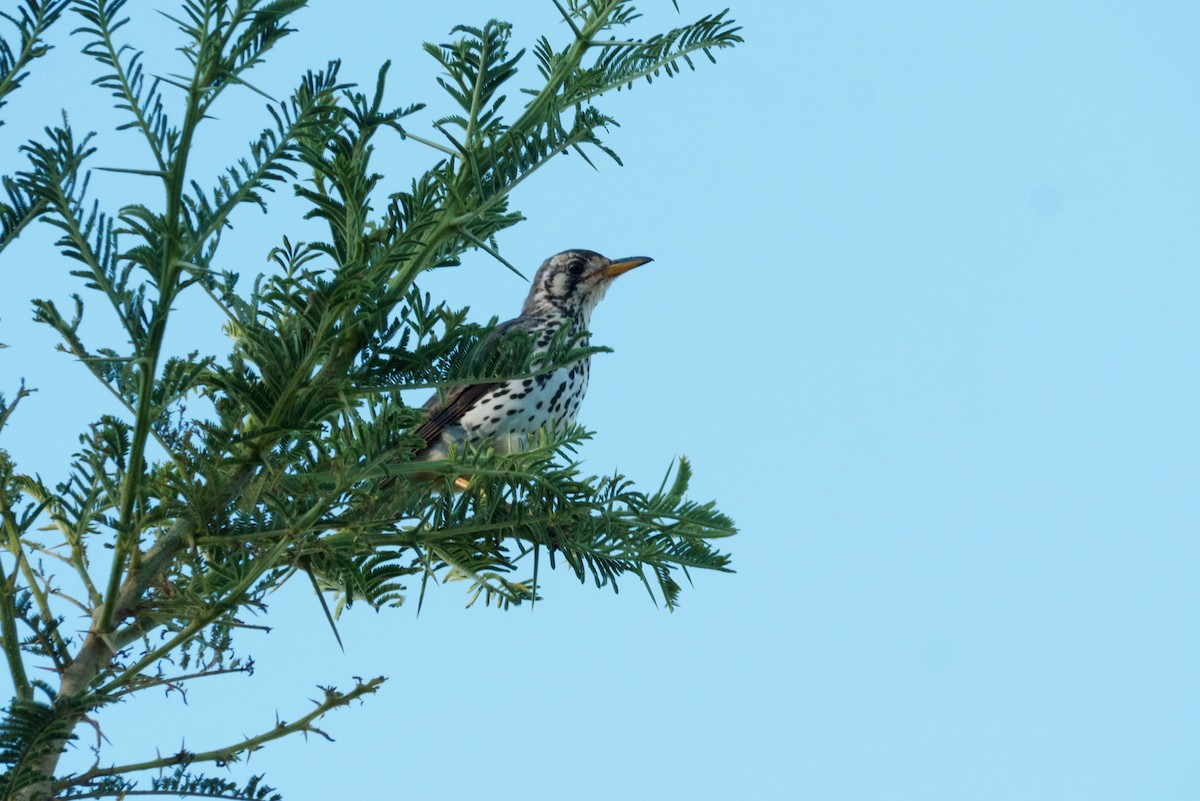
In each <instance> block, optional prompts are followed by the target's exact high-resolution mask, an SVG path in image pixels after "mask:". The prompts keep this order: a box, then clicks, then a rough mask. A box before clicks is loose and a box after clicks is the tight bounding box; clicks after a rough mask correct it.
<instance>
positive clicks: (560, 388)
mask: <svg viewBox="0 0 1200 801" xmlns="http://www.w3.org/2000/svg"><path fill="white" fill-rule="evenodd" d="M566 391H567V382H566V381H564V382H562V383H561V384H559V385H558V389H556V390H555V391H554V394H553V395H552V396H551V397H550V403H551V404H554V405H557V402H558V399H559V398H561V397H562V394H563V393H564V392H566Z"/></svg>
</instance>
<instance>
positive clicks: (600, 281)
mask: <svg viewBox="0 0 1200 801" xmlns="http://www.w3.org/2000/svg"><path fill="white" fill-rule="evenodd" d="M650 261H652V259H650V258H647V257H645V256H633V257H627V258H622V259H608V258H605V257H604V256H601V255H600V254H599V253H596V252H595V251H592V250H583V249H572V250H564V251H563V252H561V253H558V254H556V255H554V256H551V257H550V258H548V259H546V261H545V262H543V263H542V266H541V267H539V268H538V271H537V273H536V274H535V275H534V277H533V281H532V286H531V287H530V289H529V296H528V297H526V298H525V304H524V305H523V306H522V307H521V313H520V314H519V315H518V316H517V317H514V318H513V319H511V320H508V321H507V322H504V323H501V324H500V325H499V326H497V327H496V328H495V329H494V330H493V332H492V333H491V335H490V336H492V337H501V336H504V335H505V334H507V333H510V332H512V331H518V330H520V331H526V332H528V333H529V335H530V336H532V337H533V339H534V353H535V354H538V353H544V352H545V351H546V350H547V349H548V348H549V346H550V344H551V342H553V341H554V339H555V337H556V335H558V334H559V332H560V331H562V330H563V329H564V328H565V329H567V330H568V332H569V335H571V336H576V335H582V336H584V337H586V335H587V332H588V325H589V323H590V322H591V316H592V311H593V310H595V308H596V304H598V303H599V302H600V299H601V298H603V297H604V294H605V293H606V292H607V291H608V288H609V287H610V286H611V285H612V283H613V281H614V280H615V279H616V278H617V276H619V275H623V274H624V273H627V272H629V271H630V270H632V269H634V268H635V267H640V266H641V265H643V264H646V263H647V262H650ZM580 344H582V345H587V340H586V339H583V340H581V342H580ZM588 361H589V360H588V358H587V357H584V358H583V359H580V360H579V361H576V362H574V363H572V364H569V365H566V366H564V367H559V368H558V369H556V370H551V371H548V372H545V373H542V374H540V375H536V376H533V377H532V378H518V379H513V380H510V381H491V382H485V383H481V384H471V385H469V386H462V387H456V388H454V389H452V390H450V391H449V392H447V393H446V394H445V395H444V396H442V395H439V394H434V396H433V397H431V398H430V399H429V400H428V401H427V402H426V403H425V406H424V408H425V410H426V411H427V412H428V413H429V417H428V419H427V420H426V421H425V422H424V423H422V424H421V425H420V426H418V427H417V428H416V429H415V430H414V432H413V433H414V434H415V435H416V436H417V437H419V438H420V439H421V440H422V441H423V442H424V443H425V444H424V446H423V447H420V448H419V449H418V450H417V451H416V453H415V454H414V456H413V458H414V460H419V461H436V460H444V459H446V458H447V457H448V456H449V453H450V450H451V449H452V448H459V449H461V448H462V447H463V446H464V445H467V444H469V445H472V446H482V445H485V444H487V445H490V446H491V447H492V448H493V449H494V450H495V451H496V452H497V453H511V452H513V451H516V450H521V449H522V448H523V447H524V445H525V444H526V443H527V442H528V441H529V435H530V434H534V433H536V432H537V431H538V430H539V429H540V428H541V427H542V426H544V425H564V424H569V423H573V422H575V416H576V414H577V413H578V411H579V405H580V403H581V402H582V400H583V396H584V393H586V392H587V387H588V373H589V363H588ZM456 485H457V486H458V487H459V489H463V488H464V486H465V480H464V479H461V478H460V479H459V480H458V481H457V482H456Z"/></svg>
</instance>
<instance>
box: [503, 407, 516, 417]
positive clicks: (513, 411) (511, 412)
mask: <svg viewBox="0 0 1200 801" xmlns="http://www.w3.org/2000/svg"><path fill="white" fill-rule="evenodd" d="M516 413H517V410H516V409H509V410H508V411H507V412H505V413H504V414H505V415H506V416H508V417H512V416H513V415H514V414H516Z"/></svg>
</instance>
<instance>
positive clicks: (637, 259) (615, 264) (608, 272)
mask: <svg viewBox="0 0 1200 801" xmlns="http://www.w3.org/2000/svg"><path fill="white" fill-rule="evenodd" d="M651 261H654V259H651V258H649V257H648V256H632V257H630V258H627V259H614V260H613V261H612V263H610V264H609V265H608V266H607V267H605V268H604V269H602V270H600V271H599V272H600V275H602V276H604V277H605V278H616V277H617V276H618V275H620V274H621V273H627V272H629V271H630V270H632V269H633V268H634V267H641V266H642V265H643V264H645V263H646V262H651Z"/></svg>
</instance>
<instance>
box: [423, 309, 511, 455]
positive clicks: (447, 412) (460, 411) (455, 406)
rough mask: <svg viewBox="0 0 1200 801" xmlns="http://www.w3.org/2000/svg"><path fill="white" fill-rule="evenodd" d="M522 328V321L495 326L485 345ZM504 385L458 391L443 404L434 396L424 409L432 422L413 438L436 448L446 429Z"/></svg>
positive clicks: (458, 389) (454, 390)
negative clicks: (481, 399)
mask: <svg viewBox="0 0 1200 801" xmlns="http://www.w3.org/2000/svg"><path fill="white" fill-rule="evenodd" d="M523 327H525V326H524V321H523V320H520V319H514V320H509V321H507V322H504V323H501V324H500V325H498V326H496V328H495V329H494V330H493V331H492V333H490V334H488V336H487V339H486V340H484V341H485V342H491V341H494V340H495V339H497V338H499V337H502V336H504V334H506V333H507V332H509V331H512V330H513V329H516V328H523ZM503 385H504V382H502V381H489V382H487V383H484V384H469V385H467V386H465V387H455V388H454V389H452V390H450V391H449V392H447V393H446V397H445V399H444V400H443V399H441V398H439V397H438V394H437V393H436V392H435V393H434V394H433V396H432V397H431V398H430V399H429V400H427V401H425V406H424V408H425V409H427V410H428V411H429V419H428V420H426V421H425V422H424V423H422V424H421V425H420V426H418V427H417V428H416V430H415V431H413V434H415V435H416V436H418V437H420V438H421V439H423V440H425V446H426V447H429V446H430V445H433V444H434V443H435V442H437V441H438V439H439V438H440V437H441V436H442V432H443V431H445V430H446V427H447V426H452V425H454V424H455V423H457V422H458V421H459V420H461V419H462V416H463V415H464V414H466V412H467V410H468V409H470V408H471V407H472V406H474V405H475V404H476V403H477V402H478V401H479V399H480V398H482V397H483V396H484V395H486V394H488V393H489V392H491V391H492V390H494V389H498V388H499V387H501V386H503Z"/></svg>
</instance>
